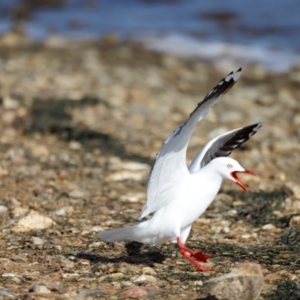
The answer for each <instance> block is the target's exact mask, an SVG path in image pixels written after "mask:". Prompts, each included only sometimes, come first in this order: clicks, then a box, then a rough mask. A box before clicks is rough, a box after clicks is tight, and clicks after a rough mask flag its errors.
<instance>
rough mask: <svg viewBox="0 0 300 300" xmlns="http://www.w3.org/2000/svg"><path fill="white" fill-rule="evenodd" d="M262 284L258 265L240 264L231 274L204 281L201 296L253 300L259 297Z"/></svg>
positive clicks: (223, 299) (218, 298)
mask: <svg viewBox="0 0 300 300" xmlns="http://www.w3.org/2000/svg"><path fill="white" fill-rule="evenodd" d="M263 283H264V277H263V273H262V269H261V266H260V265H259V264H255V263H241V264H239V265H238V267H237V268H235V269H233V270H232V272H231V273H229V274H226V275H223V276H220V277H216V278H212V279H210V280H207V281H205V282H204V285H203V291H204V294H203V295H202V296H204V297H214V299H216V300H227V299H230V300H241V299H243V300H254V299H256V298H257V297H258V296H259V294H260V292H261V289H262V286H263ZM200 299H203V298H200Z"/></svg>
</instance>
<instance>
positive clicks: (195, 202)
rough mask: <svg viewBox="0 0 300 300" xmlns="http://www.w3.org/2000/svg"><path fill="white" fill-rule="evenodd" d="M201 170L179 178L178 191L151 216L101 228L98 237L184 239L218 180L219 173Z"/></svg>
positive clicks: (159, 241)
mask: <svg viewBox="0 0 300 300" xmlns="http://www.w3.org/2000/svg"><path fill="white" fill-rule="evenodd" d="M206 168H207V167H206ZM206 168H205V169H206ZM208 168H209V166H208ZM203 170H204V169H201V170H199V171H198V172H196V173H194V174H188V175H187V176H186V177H184V178H182V181H181V185H180V189H179V190H180V193H178V194H176V196H175V197H174V199H173V201H172V202H170V203H168V204H167V205H166V206H163V207H162V208H160V209H159V210H157V211H156V212H155V213H154V214H153V216H152V218H151V219H149V220H147V221H143V222H140V223H138V224H136V225H133V226H131V227H127V228H119V229H113V230H110V231H106V232H101V233H100V234H101V236H100V237H101V238H102V239H104V240H106V241H110V242H113V241H130V240H131V241H136V242H140V243H143V244H156V245H161V244H163V243H165V242H167V241H171V242H173V243H176V242H177V241H176V239H177V237H180V238H181V240H182V241H183V242H185V241H186V240H187V237H188V235H189V232H190V229H191V226H192V223H193V222H194V221H195V220H196V219H197V218H198V217H199V216H201V215H202V214H203V213H204V211H205V210H206V209H207V207H208V206H209V205H210V203H211V202H212V201H213V200H214V198H215V196H216V194H217V193H218V191H219V189H220V186H221V184H222V178H221V177H220V176H219V178H218V177H216V176H213V174H212V175H211V177H207V176H206V175H207V173H206V172H203ZM203 173H204V174H203ZM203 191H205V194H203Z"/></svg>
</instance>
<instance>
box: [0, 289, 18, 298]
mask: <svg viewBox="0 0 300 300" xmlns="http://www.w3.org/2000/svg"><path fill="white" fill-rule="evenodd" d="M0 296H3V297H4V299H6V298H7V299H16V297H15V296H14V295H13V294H12V293H11V292H10V291H9V289H0ZM5 297H6V298H5Z"/></svg>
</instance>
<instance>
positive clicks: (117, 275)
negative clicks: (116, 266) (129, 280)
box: [107, 272, 124, 279]
mask: <svg viewBox="0 0 300 300" xmlns="http://www.w3.org/2000/svg"><path fill="white" fill-rule="evenodd" d="M123 277H124V274H123V273H121V272H117V273H112V274H109V275H107V278H110V279H121V278H123Z"/></svg>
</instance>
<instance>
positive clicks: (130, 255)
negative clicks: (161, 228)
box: [76, 242, 166, 267]
mask: <svg viewBox="0 0 300 300" xmlns="http://www.w3.org/2000/svg"><path fill="white" fill-rule="evenodd" d="M125 247H126V250H127V255H124V256H120V257H115V258H107V257H105V256H100V255H95V254H92V253H89V252H80V253H78V254H77V255H76V258H78V259H86V260H88V261H90V262H91V263H95V264H98V263H102V264H103V263H121V262H126V263H128V264H133V265H139V264H144V265H146V266H149V267H153V266H154V263H162V262H163V261H164V260H165V259H166V256H165V255H164V254H163V253H161V252H160V251H158V250H157V249H154V250H153V249H150V251H145V250H142V248H143V244H140V243H136V242H130V243H127V244H126V246H125ZM148 250H149V249H148Z"/></svg>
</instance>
